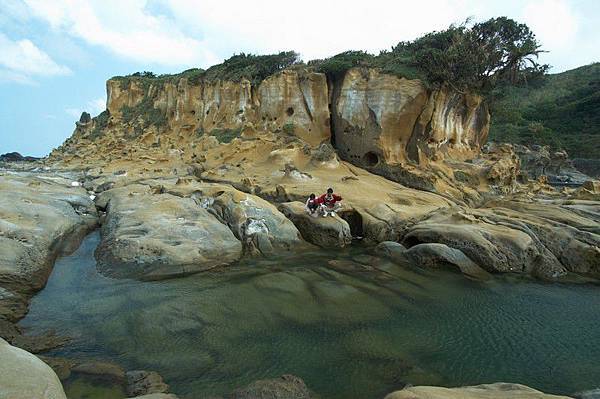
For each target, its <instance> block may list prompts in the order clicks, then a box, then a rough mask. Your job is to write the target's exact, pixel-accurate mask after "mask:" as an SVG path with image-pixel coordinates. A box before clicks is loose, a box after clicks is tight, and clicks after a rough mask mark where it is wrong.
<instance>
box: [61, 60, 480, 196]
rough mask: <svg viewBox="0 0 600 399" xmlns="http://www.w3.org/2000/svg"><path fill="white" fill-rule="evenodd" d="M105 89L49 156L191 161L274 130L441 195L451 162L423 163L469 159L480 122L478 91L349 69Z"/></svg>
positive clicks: (456, 191) (145, 81)
mask: <svg viewBox="0 0 600 399" xmlns="http://www.w3.org/2000/svg"><path fill="white" fill-rule="evenodd" d="M107 95H108V101H107V110H106V111H105V112H103V113H102V114H101V115H99V116H98V117H96V118H94V119H93V120H89V118H82V120H81V121H80V122H78V124H77V128H76V130H75V133H74V135H73V137H72V138H71V139H69V140H67V141H66V142H65V144H64V145H63V146H61V147H60V148H59V149H58V150H55V151H54V152H53V153H52V154H51V157H50V159H51V160H53V161H54V160H60V161H62V162H64V163H66V164H71V163H75V164H77V163H81V162H82V161H83V160H86V161H89V160H90V159H93V160H94V161H99V162H100V163H104V164H110V163H113V162H114V161H115V160H122V159H125V158H127V157H131V156H134V154H136V153H138V154H141V153H143V154H144V156H150V155H149V154H150V153H152V152H155V153H156V154H157V155H161V154H162V155H165V154H173V152H174V151H175V152H180V153H181V156H182V158H183V159H186V160H187V161H195V160H197V159H198V158H201V152H202V151H204V150H202V151H200V150H197V147H198V143H199V142H200V141H202V139H203V138H206V137H210V136H214V137H215V138H217V140H218V141H219V142H221V143H228V142H230V141H232V140H233V139H235V138H238V137H240V138H243V139H248V138H260V139H265V138H267V136H268V134H274V135H275V138H276V139H279V140H281V139H283V140H284V141H285V143H284V145H285V144H286V143H287V142H289V141H290V140H293V139H298V140H300V141H301V142H302V143H303V144H304V145H306V146H307V148H308V149H315V148H317V147H318V146H319V145H321V144H323V143H328V144H329V143H331V144H332V145H333V146H334V147H335V149H336V151H337V154H338V155H339V156H340V157H341V158H342V159H343V160H346V161H348V162H351V163H353V164H355V165H357V166H360V167H363V168H366V169H368V170H370V171H372V172H374V173H377V174H381V175H383V176H385V177H387V178H389V179H392V180H395V181H398V182H401V183H403V184H407V185H409V186H412V187H415V188H420V189H427V190H429V191H438V192H443V191H446V190H447V189H448V187H449V186H452V187H454V186H455V184H454V183H451V181H452V180H453V176H452V174H453V172H452V170H451V169H453V168H450V170H448V168H444V167H442V171H441V172H439V173H438V172H435V173H432V171H434V170H435V168H429V171H428V172H427V173H425V174H423V171H424V169H425V168H424V167H428V166H429V165H431V164H432V163H434V164H436V163H437V164H440V165H442V162H443V161H457V162H462V161H466V160H471V159H473V158H475V157H476V156H477V155H478V154H479V152H480V148H481V146H482V145H483V143H484V142H485V141H486V138H487V133H488V127H489V119H490V118H489V113H488V109H487V105H486V104H485V101H484V100H483V99H482V98H481V97H480V96H478V95H475V94H462V93H458V92H455V91H453V90H451V89H450V88H448V87H442V88H439V89H436V90H430V89H428V88H426V87H425V86H424V85H423V84H422V83H421V81H419V80H407V79H404V78H398V77H396V76H392V75H386V74H383V73H380V72H378V71H377V70H375V69H365V68H353V69H351V70H349V71H347V72H346V73H345V75H344V76H343V78H342V79H332V78H331V77H330V78H328V77H326V76H325V75H324V74H322V73H315V72H311V71H309V70H307V69H296V70H284V71H283V72H281V73H279V74H276V75H273V76H270V77H268V78H267V79H265V80H263V81H262V82H261V83H260V84H258V85H252V84H251V82H249V81H248V80H245V79H242V80H240V81H239V82H233V81H221V80H206V79H203V78H197V77H196V78H190V77H188V76H186V75H185V74H182V75H181V76H179V77H178V76H175V77H169V78H144V77H117V78H113V79H110V80H109V81H108V82H107ZM200 147H203V146H202V145H200ZM204 147H205V146H204ZM90 150H93V151H90ZM257 155H260V154H257ZM257 155H255V157H256V156H257ZM88 163H89V162H88ZM415 167H416V168H417V169H416V170H415ZM482 171H483V172H482ZM484 172H485V168H480V170H478V171H475V174H476V175H479V174H481V175H482V176H484V177H485V173H484ZM448 176H450V177H449V178H448ZM478 178H479V177H476V178H475V180H477V179H478ZM440 182H441V183H440ZM460 191H461V190H460V188H456V187H454V188H453V195H454V196H459V197H462V194H461V193H460ZM461 199H463V198H461Z"/></svg>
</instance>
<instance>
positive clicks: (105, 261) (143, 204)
mask: <svg viewBox="0 0 600 399" xmlns="http://www.w3.org/2000/svg"><path fill="white" fill-rule="evenodd" d="M163 191H164V188H161V189H157V188H156V187H151V186H149V185H141V184H133V185H129V186H125V187H121V188H115V189H112V190H108V191H105V192H103V193H101V194H100V196H99V198H98V201H99V202H101V203H106V204H107V205H106V210H107V215H106V221H105V223H104V224H103V226H102V231H101V232H102V240H101V242H100V245H99V246H98V248H97V249H96V258H97V259H98V268H99V270H100V271H101V272H102V273H103V274H105V275H108V276H112V277H134V278H141V279H150V280H151V279H161V278H168V277H174V276H182V275H187V274H192V273H196V272H200V271H204V270H208V269H212V268H215V267H218V266H224V265H227V264H230V263H232V262H234V261H236V260H238V259H239V258H240V256H241V254H242V244H241V243H240V241H238V239H237V238H236V237H235V236H234V235H233V233H232V232H231V230H230V229H229V228H228V227H227V226H226V225H224V224H222V223H221V222H219V221H218V220H217V218H215V217H214V216H213V215H211V214H210V213H209V212H208V211H207V210H206V209H205V208H203V207H202V206H200V205H198V204H197V203H196V202H195V201H194V200H193V199H192V198H181V197H178V196H175V195H172V194H168V193H164V192H163Z"/></svg>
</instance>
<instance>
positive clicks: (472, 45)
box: [309, 17, 548, 92]
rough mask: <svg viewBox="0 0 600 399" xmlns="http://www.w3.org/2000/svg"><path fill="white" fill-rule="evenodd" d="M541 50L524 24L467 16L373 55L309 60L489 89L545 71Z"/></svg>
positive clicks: (327, 68)
mask: <svg viewBox="0 0 600 399" xmlns="http://www.w3.org/2000/svg"><path fill="white" fill-rule="evenodd" d="M541 52H542V50H541V49H540V44H539V43H538V41H537V39H536V37H535V35H534V34H533V32H532V31H531V30H530V29H529V28H528V27H527V25H525V24H520V23H518V22H516V21H514V20H512V19H509V18H506V17H500V18H492V19H490V20H487V21H485V22H480V23H476V24H473V25H471V24H469V23H468V21H467V22H465V23H464V24H461V25H451V26H450V27H449V28H448V29H446V30H442V31H439V32H432V33H428V34H426V35H424V36H422V37H420V38H418V39H416V40H413V41H406V42H400V43H398V45H396V46H395V47H393V48H392V49H391V50H390V51H382V52H381V53H380V54H379V55H377V56H374V55H371V54H368V53H365V52H362V51H347V52H344V53H341V54H338V55H336V56H334V57H331V58H327V59H325V60H315V61H311V62H309V65H313V66H314V67H315V68H316V69H317V70H319V71H321V72H325V73H327V74H330V75H339V74H341V73H343V72H345V71H346V70H348V69H350V68H352V67H356V66H365V67H373V68H380V69H381V70H382V71H383V72H385V73H389V74H393V75H397V76H400V77H405V78H408V79H415V78H418V79H421V80H423V81H424V82H425V83H427V84H428V85H430V86H440V85H443V84H449V85H451V86H453V88H455V89H457V90H459V91H465V90H470V91H473V90H475V91H481V92H487V91H489V90H490V89H492V88H493V87H495V86H496V85H498V84H507V83H508V84H510V85H518V84H521V83H526V82H528V81H530V80H532V79H533V78H536V77H538V76H540V75H543V74H544V73H545V72H546V70H547V69H548V66H547V65H541V64H539V63H538V62H537V56H538V55H539V54H540V53H541Z"/></svg>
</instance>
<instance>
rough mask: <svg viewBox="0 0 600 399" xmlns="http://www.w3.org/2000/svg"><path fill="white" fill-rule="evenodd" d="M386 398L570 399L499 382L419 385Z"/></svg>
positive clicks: (523, 386)
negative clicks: (470, 384)
mask: <svg viewBox="0 0 600 399" xmlns="http://www.w3.org/2000/svg"><path fill="white" fill-rule="evenodd" d="M385 399H569V398H568V397H567V396H558V395H550V394H545V393H543V392H540V391H537V390H535V389H533V388H529V387H527V386H525V385H520V384H509V383H504V382H497V383H495V384H483V385H476V386H470V387H461V388H442V387H427V386H417V387H408V388H404V389H402V390H400V391H396V392H393V393H391V394H389V395H387V396H386V397H385Z"/></svg>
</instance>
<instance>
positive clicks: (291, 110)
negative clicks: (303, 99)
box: [285, 107, 294, 116]
mask: <svg viewBox="0 0 600 399" xmlns="http://www.w3.org/2000/svg"><path fill="white" fill-rule="evenodd" d="M285 113H286V114H287V116H292V115H294V108H293V107H288V109H286V110H285Z"/></svg>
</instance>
